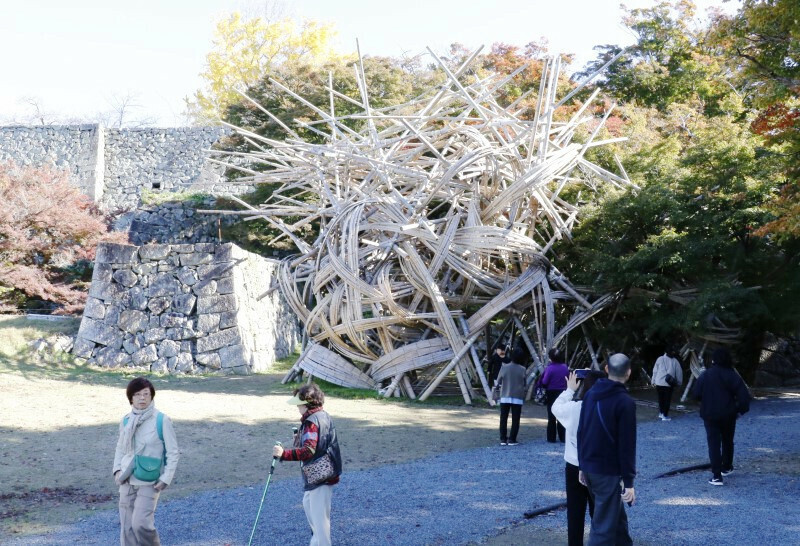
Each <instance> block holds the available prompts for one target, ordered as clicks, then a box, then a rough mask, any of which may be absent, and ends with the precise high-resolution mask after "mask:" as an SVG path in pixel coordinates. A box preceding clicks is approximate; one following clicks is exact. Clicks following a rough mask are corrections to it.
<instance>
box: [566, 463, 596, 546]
mask: <svg viewBox="0 0 800 546" xmlns="http://www.w3.org/2000/svg"><path fill="white" fill-rule="evenodd" d="M579 472H580V470H579V469H578V467H577V466H575V465H574V464H569V463H567V466H566V467H565V468H564V478H565V481H566V484H567V537H568V539H569V546H583V526H584V524H585V523H586V507H587V506H588V507H589V517H590V518H591V517H592V515H593V514H594V501H593V500H592V496H591V495H590V494H589V490H588V489H587V488H586V486H585V485H583V484H582V483H581V482H579V481H578V473H579Z"/></svg>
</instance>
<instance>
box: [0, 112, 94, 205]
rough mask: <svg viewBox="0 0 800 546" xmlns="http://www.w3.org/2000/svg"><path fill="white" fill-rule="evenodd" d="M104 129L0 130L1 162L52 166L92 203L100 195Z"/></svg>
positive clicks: (43, 128) (38, 127)
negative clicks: (68, 178)
mask: <svg viewBox="0 0 800 546" xmlns="http://www.w3.org/2000/svg"><path fill="white" fill-rule="evenodd" d="M103 140H104V139H103V130H102V128H101V127H99V126H98V125H70V126H58V125H39V126H31V127H25V126H7V127H0V161H15V162H16V163H18V164H20V165H25V166H40V165H48V164H50V165H54V166H56V167H58V168H60V169H66V170H67V171H68V172H69V175H70V180H72V182H73V183H74V184H75V185H76V186H77V187H78V188H79V189H80V190H81V191H82V192H83V193H84V194H86V195H88V196H89V197H91V198H92V199H93V200H94V201H96V202H97V201H100V200H101V199H102V195H103V187H102V186H103V185H102V182H103V172H104V165H103V154H101V153H99V150H102V149H103Z"/></svg>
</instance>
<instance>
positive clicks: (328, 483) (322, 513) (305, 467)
mask: <svg viewBox="0 0 800 546" xmlns="http://www.w3.org/2000/svg"><path fill="white" fill-rule="evenodd" d="M324 402H325V395H324V394H323V392H322V390H321V389H320V388H319V387H318V386H317V385H315V384H313V383H311V384H309V385H304V386H303V387H300V388H299V389H296V390H295V391H294V396H293V397H292V398H290V399H289V400H288V402H287V403H288V404H292V405H294V406H297V410H298V411H299V412H300V415H301V418H300V422H301V425H300V430H299V431H298V433H297V434H295V439H294V447H293V449H283V447H281V446H275V447H273V448H272V456H273V457H278V459H279V460H281V461H300V465H301V469H302V471H303V490H304V491H305V493H303V510H305V513H306V519H308V524H309V525H310V526H311V532H312V533H313V534H312V536H311V542H309V544H310V546H329V545H330V544H331V495H332V493H333V486H334V485H335V484H337V483H338V482H339V475H341V473H342V456H341V454H340V452H339V441H338V439H337V438H336V427H334V425H333V421H332V420H331V417H330V415H328V413H327V412H325V410H323V409H322V405H323V403H324Z"/></svg>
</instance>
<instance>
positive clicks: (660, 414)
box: [658, 413, 664, 421]
mask: <svg viewBox="0 0 800 546" xmlns="http://www.w3.org/2000/svg"><path fill="white" fill-rule="evenodd" d="M658 418H659V419H661V420H662V421H663V420H664V414H663V413H659V414H658Z"/></svg>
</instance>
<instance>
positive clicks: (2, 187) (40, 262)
mask: <svg viewBox="0 0 800 546" xmlns="http://www.w3.org/2000/svg"><path fill="white" fill-rule="evenodd" d="M105 239H113V240H116V241H117V242H127V241H126V240H125V235H124V234H122V233H109V228H108V221H107V219H106V217H105V216H104V215H103V214H102V213H101V212H100V211H99V210H98V209H97V208H96V207H95V206H94V204H93V203H92V202H91V200H89V198H88V197H86V196H84V195H83V194H81V193H80V191H79V190H78V189H77V188H76V187H74V186H73V185H72V184H70V183H69V181H68V180H67V174H66V173H64V172H62V171H58V170H56V169H54V168H51V167H38V168H34V167H20V166H17V165H15V164H13V163H6V164H0V312H10V311H16V310H17V309H19V308H20V307H31V306H32V305H33V304H37V303H38V304H39V306H41V307H45V308H48V309H52V310H53V312H54V313H59V314H71V313H76V312H79V311H81V309H82V308H83V305H84V303H85V301H86V287H87V282H86V281H87V279H86V278H85V276H86V275H85V271H86V270H88V265H89V264H91V260H93V259H94V252H95V248H96V247H97V243H98V242H99V241H101V240H105ZM82 264H83V266H84V267H83V271H84V274H83V275H81V269H82V268H81V265H82ZM82 276H83V278H81V277H82Z"/></svg>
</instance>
